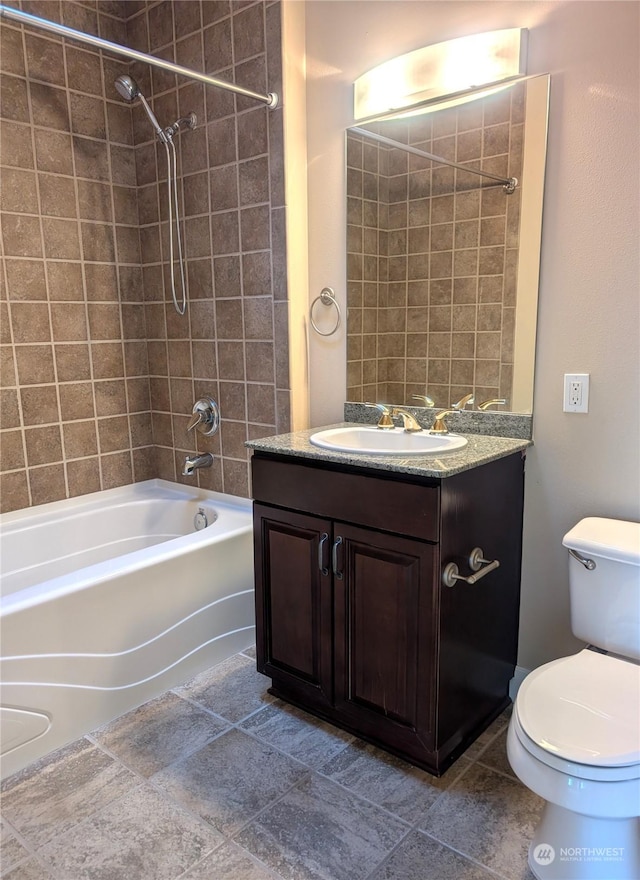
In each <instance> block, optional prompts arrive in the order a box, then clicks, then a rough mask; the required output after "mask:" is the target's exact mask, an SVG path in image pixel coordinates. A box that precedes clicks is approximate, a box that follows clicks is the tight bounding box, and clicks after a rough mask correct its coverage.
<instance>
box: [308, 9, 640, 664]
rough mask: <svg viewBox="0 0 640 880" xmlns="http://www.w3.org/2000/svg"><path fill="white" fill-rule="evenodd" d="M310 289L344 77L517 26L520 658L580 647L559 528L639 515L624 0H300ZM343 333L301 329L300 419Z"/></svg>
mask: <svg viewBox="0 0 640 880" xmlns="http://www.w3.org/2000/svg"><path fill="white" fill-rule="evenodd" d="M306 19H307V26H306V43H307V46H306V49H307V137H308V141H307V149H308V169H309V171H308V187H309V297H310V298H314V297H315V296H317V294H318V293H319V291H320V289H321V288H322V287H324V286H325V285H329V286H331V287H334V288H335V290H336V292H337V294H338V297H339V300H340V302H341V303H342V304H344V302H345V281H344V279H345V253H344V250H345V248H344V224H345V216H344V212H345V207H344V205H345V192H344V177H343V149H344V146H343V145H344V129H345V127H347V126H348V125H349V124H351V122H352V116H351V100H352V85H351V84H352V82H353V80H354V79H355V78H356V77H357V76H359V75H360V74H361V73H363V72H364V71H365V70H368V69H369V68H371V67H374V66H375V65H376V64H378V63H380V62H381V61H383V60H386V59H387V58H389V57H392V56H394V55H399V54H402V53H404V52H408V51H410V50H412V49H416V48H418V47H420V46H422V45H427V44H429V43H436V42H439V41H441V40H445V39H450V38H453V37H458V36H463V35H465V34H471V33H477V32H480V31H484V30H493V29H495V28H501V27H527V28H529V31H530V32H529V65H528V72H529V73H551V74H552V78H551V114H550V135H549V150H548V161H547V177H546V189H545V206H544V228H543V240H542V263H541V287H540V303H539V314H538V342H537V360H536V387H535V398H534V430H535V446H534V448H533V449H532V450H531V451H530V453H529V456H528V458H527V479H526V503H525V527H524V560H523V581H522V614H521V627H520V655H519V663H520V665H522V666H524V667H527V668H533V667H535V666H537V665H539V664H540V663H543V662H545V661H547V660H549V659H551V658H553V657H557V656H560V655H562V654H565V653H570V652H571V651H573V650H575V649H576V648H577V647H579V643H577V642H576V641H575V640H574V639H573V637H572V635H571V632H570V628H569V613H568V583H567V564H566V557H565V553H564V551H563V549H562V547H561V540H562V535H563V534H564V532H565V531H567V529H568V528H570V527H571V526H572V525H573V524H574V522H576V521H577V520H578V519H580V518H581V517H583V516H587V515H603V516H612V517H618V518H629V519H640V509H639V500H640V468H639V464H640V462H639V457H640V453H639V449H640V413H639V410H640V385H639V381H640V380H639V377H640V362H639V355H638V346H639V338H640V319H639V313H638V305H639V278H638V232H639V229H638V213H639V204H638V203H639V185H638V167H639V149H638V136H639V135H638V133H639V131H640V119H639V107H640V96H639V82H640V71H639V68H638V57H639V39H638V34H639V4H638V3H637V2H581V0H566V2H550V3H547V2H526V0H525V2H511V0H505V2H500V3H495V2H484V0H478V2H454V0H449V2H431V0H413V2H404V0H374V2H369V0H357V2H341V0H334V2H327V0H307V3H306ZM345 348H346V346H345V337H344V333H343V332H342V331H341V332H339V333H338V334H337V335H336V336H335V337H331V338H330V340H320V339H319V338H318V337H317V336H315V334H313V338H312V340H311V350H310V369H311V375H310V381H311V389H310V390H311V424H312V425H319V424H327V423H330V422H334V421H339V420H340V419H341V418H342V404H343V401H344V398H345V394H346V385H345ZM565 372H589V373H590V374H591V399H590V411H589V414H588V415H569V414H566V413H563V412H562V376H563V373H565Z"/></svg>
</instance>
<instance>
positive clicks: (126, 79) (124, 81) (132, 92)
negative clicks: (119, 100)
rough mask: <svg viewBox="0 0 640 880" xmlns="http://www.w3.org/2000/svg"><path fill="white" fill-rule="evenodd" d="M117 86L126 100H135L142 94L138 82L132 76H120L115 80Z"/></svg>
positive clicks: (119, 92)
mask: <svg viewBox="0 0 640 880" xmlns="http://www.w3.org/2000/svg"><path fill="white" fill-rule="evenodd" d="M115 87H116V90H117V92H118V94H119V95H121V96H122V97H123V98H124V99H125V101H134V100H135V99H136V98H137V97H138V95H139V94H140V89H139V87H138V83H137V82H136V81H135V79H132V78H131V77H130V76H119V77H118V79H117V80H116V81H115Z"/></svg>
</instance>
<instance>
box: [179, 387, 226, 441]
mask: <svg viewBox="0 0 640 880" xmlns="http://www.w3.org/2000/svg"><path fill="white" fill-rule="evenodd" d="M192 413H193V415H192V417H191V419H190V420H189V424H188V425H187V433H189V431H193V429H194V428H195V429H196V430H198V431H199V432H200V433H201V434H204V435H205V437H210V436H211V434H215V433H216V431H217V430H218V426H219V424H220V409H219V407H218V404H217V403H216V402H215V400H213V398H211V397H201V398H200V400H196V402H195V403H194V404H193V410H192Z"/></svg>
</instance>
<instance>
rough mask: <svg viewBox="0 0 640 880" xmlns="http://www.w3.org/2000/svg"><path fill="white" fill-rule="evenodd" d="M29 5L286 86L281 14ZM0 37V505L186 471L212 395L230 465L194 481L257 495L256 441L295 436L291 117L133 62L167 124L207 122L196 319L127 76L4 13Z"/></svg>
mask: <svg viewBox="0 0 640 880" xmlns="http://www.w3.org/2000/svg"><path fill="white" fill-rule="evenodd" d="M22 6H23V8H24V9H25V11H28V12H33V13H35V14H39V15H43V16H45V17H47V18H50V19H54V20H62V21H64V22H65V23H66V24H69V25H70V26H73V27H76V28H79V29H81V30H84V31H86V32H92V33H99V34H100V36H103V37H105V38H107V39H110V40H113V41H115V42H119V43H124V44H127V43H128V44H129V45H135V46H136V47H139V48H142V49H144V50H145V51H149V50H150V51H152V52H157V53H159V54H162V55H165V56H167V57H170V58H174V57H175V58H176V60H178V61H179V62H181V63H183V64H186V65H193V66H198V65H199V66H200V69H202V66H203V56H204V54H205V53H207V52H208V56H207V57H208V58H209V59H212V58H215V59H217V60H216V62H215V65H216V66H215V68H214V66H212V65H213V61H211V60H209V61H208V62H207V71H208V72H212V73H213V72H217V69H218V65H219V64H220V63H221V60H222V59H224V64H225V65H226V66H225V68H224V70H223V69H220V71H219V72H220V75H221V78H224V76H225V75H226V76H227V77H229V76H235V77H236V79H237V81H238V82H243V83H245V84H247V85H250V86H252V87H253V88H255V89H256V90H259V91H261V92H262V91H266V81H267V79H268V81H269V89H272V90H276V91H277V90H278V89H279V84H280V19H279V11H280V9H279V5H278V4H271V5H268V6H266V5H265V4H263V3H255V4H243V5H242V6H240V4H234V7H233V14H231V9H230V7H229V4H226V3H200V2H195V0H194V2H189V3H149V4H144V3H134V2H129V3H126V4H122V3H117V2H115V3H114V2H99V3H97V4H96V3H94V2H87V3H75V2H73V3H72V2H64V3H58V2H47V3H35V2H34V3H27V2H24V3H23V4H22ZM125 14H126V15H128V16H129V18H128V21H127V20H126V19H125ZM1 38H2V52H1V54H0V63H1V65H2V83H1V98H2V101H1V122H0V135H1V139H2V140H1V147H0V166H1V168H0V173H1V196H0V199H1V201H0V208H1V210H2V256H3V260H2V263H3V266H2V273H1V276H0V277H1V280H2V290H1V300H0V310H1V312H0V331H1V338H0V345H1V347H0V356H1V361H0V364H1V393H2V396H1V400H0V420H1V421H0V429H1V433H0V479H1V482H0V507H1V509H2V510H13V509H17V508H21V507H26V506H29V505H32V504H40V503H43V502H46V501H52V500H57V499H58V498H62V497H66V496H73V495H77V494H83V493H86V492H91V491H94V490H97V489H100V488H109V487H112V486H117V485H121V484H124V483H129V482H132V481H134V480H141V479H147V478H149V477H151V476H162V477H166V478H169V479H174V478H176V477H177V478H178V479H180V477H179V471H180V466H181V459H182V458H183V457H184V454H185V453H186V452H192V451H193V450H194V448H195V443H196V441H195V440H194V439H193V438H192V437H191V436H189V437H187V436H186V433H185V426H186V420H187V415H188V413H189V412H190V409H191V406H192V403H193V401H194V400H195V399H196V397H198V396H199V395H200V394H202V393H208V394H211V396H213V397H214V398H216V399H217V400H218V401H219V402H220V404H221V412H222V419H223V424H222V430H221V432H220V434H219V435H217V436H216V437H214V438H210V439H209V440H207V439H205V438H201V437H198V441H202V442H201V443H200V442H199V448H200V449H202V450H205V449H206V450H208V451H212V452H214V453H216V454H217V457H216V461H215V464H214V467H213V468H212V469H211V470H208V471H199V472H198V475H197V477H196V479H197V480H198V481H199V482H201V484H202V485H206V486H211V487H212V488H216V489H220V490H223V491H227V492H232V493H236V494H247V492H248V474H247V469H248V465H247V456H246V452H245V450H244V446H243V442H244V439H246V437H249V436H250V437H254V436H257V435H260V434H268V433H270V432H271V433H272V432H273V431H274V430H276V429H278V430H280V429H282V430H285V429H286V428H287V427H288V403H289V396H288V358H287V325H286V279H285V272H284V196H283V191H284V186H283V163H282V119H281V113H282V111H275V112H269V113H268V112H267V111H266V109H265V108H263V107H262V106H260V107H259V108H258V110H257V112H256V106H255V103H254V102H248V101H246V99H235V98H233V97H231V98H230V97H229V94H228V93H226V92H222V91H218V90H212V89H208V94H207V95H206V97H205V91H204V87H202V88H201V87H199V86H194V85H192V84H186V83H184V82H181V83H180V84H179V85H180V87H179V88H177V87H176V86H177V84H176V83H175V82H174V78H167V76H166V74H158V73H157V72H156V71H155V70H154V72H153V73H151V72H150V71H149V70H148V69H144V70H142V71H138V70H132V71H131V72H132V73H133V75H134V76H136V77H137V78H138V80H139V82H140V85H141V87H142V89H143V91H145V93H146V94H147V96H148V97H151V98H152V100H153V104H154V109H155V111H156V114H157V115H158V116H159V118H160V120H161V123H162V124H163V125H164V124H168V123H169V122H173V120H174V119H175V118H176V116H177V114H178V112H180V113H184V112H186V110H191V109H193V110H195V111H196V112H197V113H198V116H199V119H200V120H201V125H200V126H199V128H198V129H197V130H196V131H195V132H192V133H188V134H187V135H183V136H182V140H181V141H179V142H178V151H179V156H180V162H181V172H182V175H183V186H184V189H183V196H182V198H183V201H184V211H185V214H186V221H185V226H186V249H187V257H188V271H189V284H190V294H189V296H190V300H191V301H190V305H189V308H188V313H187V315H186V316H185V317H183V318H179V317H178V316H177V315H176V314H175V313H174V312H173V306H169V297H170V292H169V293H168V295H167V291H165V286H166V285H165V280H166V273H167V268H166V261H167V256H166V250H167V231H166V230H167V223H166V186H165V184H164V180H165V178H166V172H165V170H164V166H163V163H162V161H159V162H156V145H155V144H154V143H153V142H152V140H151V138H150V129H149V128H148V122H147V120H146V118H145V117H143V116H142V115H141V113H140V108H139V107H138V106H136V107H134V108H133V112H132V108H131V107H130V106H129V105H127V104H125V103H124V102H123V101H122V100H121V99H120V98H119V96H118V94H117V93H116V91H115V89H114V87H113V82H114V80H115V79H116V77H117V76H118V75H120V74H121V73H127V72H130V71H129V65H128V64H126V63H124V62H121V61H118V60H115V59H114V58H112V57H111V56H109V57H107V56H106V55H105V56H104V57H101V55H100V53H98V52H94V51H91V50H88V49H87V48H81V47H79V46H78V45H76V44H71V43H70V42H67V43H63V42H62V41H61V40H59V39H57V38H56V37H53V36H43V32H38V33H36V32H35V31H34V32H31V31H30V30H29V29H26V30H25V29H23V28H21V27H15V26H13V25H10V24H7V23H5V22H3V23H2V31H1ZM207 47H208V48H207ZM212 92H215V94H212ZM187 105H188V106H187ZM158 159H159V160H162V159H163V156H162V155H160V154H158ZM265 172H266V177H265V176H264V174H265ZM156 174H159V178H158V177H156ZM158 179H159V180H160V185H158V183H157V182H156V181H157V180H158ZM265 181H266V183H265Z"/></svg>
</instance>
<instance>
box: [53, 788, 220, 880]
mask: <svg viewBox="0 0 640 880" xmlns="http://www.w3.org/2000/svg"><path fill="white" fill-rule="evenodd" d="M220 843H222V837H221V836H220V835H219V834H218V833H217V832H216V831H214V829H213V828H210V827H209V826H207V825H206V824H205V823H204V822H201V821H200V820H199V819H197V818H196V817H194V816H192V815H190V814H189V813H187V812H185V811H184V810H182V809H181V808H180V807H179V806H178V805H177V804H174V803H173V802H172V801H171V800H170V799H169V798H163V797H162V796H161V795H159V794H158V792H156V791H154V790H153V789H152V788H151V787H148V786H147V785H146V784H144V783H143V784H142V785H140V787H139V788H137V789H136V790H135V791H132V792H129V794H126V795H125V796H124V797H123V798H121V799H120V800H119V801H116V802H115V803H112V804H110V805H109V806H108V807H107V808H106V809H105V810H103V811H102V812H101V813H98V814H97V815H96V816H93V817H92V818H91V819H89V820H87V821H86V822H85V823H84V824H82V825H78V826H77V827H76V828H74V829H73V830H72V831H70V832H69V833H68V834H65V835H63V836H61V837H57V838H56V839H55V840H53V841H52V842H51V843H50V844H48V845H47V846H46V847H44V848H43V849H41V850H39V851H38V856H39V857H40V858H41V859H42V860H43V861H44V862H45V864H49V865H51V868H52V870H53V872H54V874H55V875H56V876H57V877H61V878H62V877H64V878H65V880H125V878H126V880H174V878H176V877H178V876H179V875H180V874H181V873H183V872H184V871H186V870H187V869H188V868H190V867H191V866H192V865H193V864H195V863H196V862H197V861H199V860H200V859H202V858H203V857H204V856H205V855H206V854H207V853H208V852H210V851H211V850H212V849H214V848H215V847H216V846H218V845H219V844H220Z"/></svg>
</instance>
